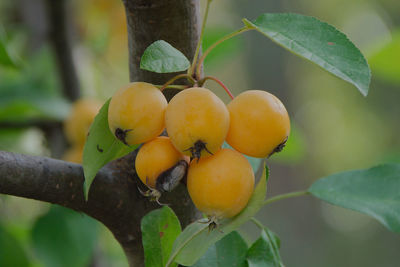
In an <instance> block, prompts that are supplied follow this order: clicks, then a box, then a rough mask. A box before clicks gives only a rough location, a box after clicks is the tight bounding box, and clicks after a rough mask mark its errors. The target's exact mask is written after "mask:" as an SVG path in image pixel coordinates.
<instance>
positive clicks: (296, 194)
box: [263, 191, 310, 205]
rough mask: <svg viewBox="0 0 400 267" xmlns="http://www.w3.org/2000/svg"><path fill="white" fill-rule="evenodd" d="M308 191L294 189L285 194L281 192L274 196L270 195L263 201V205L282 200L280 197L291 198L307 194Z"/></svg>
mask: <svg viewBox="0 0 400 267" xmlns="http://www.w3.org/2000/svg"><path fill="white" fill-rule="evenodd" d="M309 194H310V192H308V191H296V192H290V193H287V194H282V195H277V196H275V197H271V198H269V199H267V200H265V201H264V202H263V205H268V204H270V203H272V202H275V201H278V200H282V199H287V198H292V197H301V196H306V195H309Z"/></svg>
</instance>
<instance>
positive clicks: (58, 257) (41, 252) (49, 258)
mask: <svg viewBox="0 0 400 267" xmlns="http://www.w3.org/2000/svg"><path fill="white" fill-rule="evenodd" d="M97 233H98V224H97V222H96V221H95V220H94V219H92V218H90V217H88V216H86V215H83V214H79V213H77V212H75V211H72V210H69V209H66V208H63V207H60V206H52V208H51V209H50V211H49V212H48V213H46V214H45V215H43V216H42V217H40V218H39V219H38V220H37V221H36V222H35V224H34V226H33V229H32V242H33V246H34V251H35V254H36V256H37V257H38V258H39V260H40V261H41V262H42V263H43V264H44V266H49V267H51V266H59V267H63V266H65V267H69V266H76V267H80V266H82V267H85V266H88V265H89V262H90V260H91V257H92V256H93V250H94V248H95V246H96V243H97Z"/></svg>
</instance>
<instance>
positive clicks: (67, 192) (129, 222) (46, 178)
mask: <svg viewBox="0 0 400 267" xmlns="http://www.w3.org/2000/svg"><path fill="white" fill-rule="evenodd" d="M135 156H136V153H131V154H130V155H127V156H125V157H124V158H121V159H119V160H116V161H114V162H111V163H110V164H108V165H107V166H106V167H104V168H103V169H101V171H100V172H99V173H98V174H97V176H96V178H95V180H94V182H93V185H92V187H91V189H90V192H89V200H88V202H85V201H84V196H83V181H84V176H83V169H82V166H81V165H79V164H74V163H67V162H64V161H61V160H56V159H51V158H44V157H37V156H27V155H21V154H14V153H10V152H4V151H0V193H1V194H8V195H14V196H20V197H26V198H31V199H36V200H40V201H45V202H49V203H53V204H59V205H62V206H65V207H68V208H71V209H74V210H76V211H79V212H84V213H86V214H88V215H89V216H92V217H94V218H95V219H97V220H99V221H100V222H102V223H103V224H104V225H106V226H107V227H108V228H109V229H110V230H111V232H112V233H113V234H114V236H115V237H116V239H117V240H118V241H119V242H120V244H121V245H122V247H123V249H124V251H125V253H126V255H127V256H128V259H129V262H130V265H132V266H142V265H143V251H142V250H143V249H142V247H141V246H140V244H141V232H140V220H141V218H142V217H143V216H144V215H146V214H147V213H148V212H149V211H151V210H153V209H155V208H159V206H158V204H156V203H154V202H150V201H149V200H148V199H147V198H145V197H143V196H142V195H141V194H140V193H139V191H138V186H139V185H138V183H140V182H139V179H138V177H137V176H136V173H135V170H134V168H133V166H134V161H135ZM162 201H163V202H165V203H170V204H171V207H172V208H173V209H174V211H175V212H176V213H177V215H178V216H179V217H180V218H181V222H182V224H184V225H187V224H188V223H190V222H191V221H192V220H193V218H195V217H196V214H197V213H196V210H195V209H194V208H193V204H192V202H191V201H190V199H188V197H187V195H186V189H185V187H184V186H183V185H182V186H180V187H178V188H177V189H176V190H174V191H173V192H172V193H170V194H166V195H165V196H163V198H162Z"/></svg>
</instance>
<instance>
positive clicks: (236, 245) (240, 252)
mask: <svg viewBox="0 0 400 267" xmlns="http://www.w3.org/2000/svg"><path fill="white" fill-rule="evenodd" d="M246 252H247V244H246V242H245V241H244V240H243V238H242V237H241V236H240V234H239V233H238V232H237V231H233V232H231V233H230V234H228V235H226V236H225V237H224V238H222V239H221V240H220V241H218V242H217V243H215V244H214V245H212V246H211V247H209V248H208V250H207V252H206V254H204V255H203V257H201V259H200V260H198V261H197V262H196V263H195V264H194V265H193V267H225V266H230V267H246Z"/></svg>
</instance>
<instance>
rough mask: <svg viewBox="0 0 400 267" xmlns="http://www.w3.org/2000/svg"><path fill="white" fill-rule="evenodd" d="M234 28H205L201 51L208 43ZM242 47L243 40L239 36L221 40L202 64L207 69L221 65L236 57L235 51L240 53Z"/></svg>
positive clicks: (210, 43) (213, 41)
mask: <svg viewBox="0 0 400 267" xmlns="http://www.w3.org/2000/svg"><path fill="white" fill-rule="evenodd" d="M233 31H234V30H232V29H230V28H226V27H218V26H216V27H212V28H207V30H206V31H205V32H204V39H203V51H205V50H206V49H207V48H208V47H209V46H210V45H212V44H213V43H215V42H216V41H217V40H219V39H220V38H222V37H223V36H225V35H227V34H229V33H231V32H233ZM243 47H244V42H243V39H242V38H241V37H236V38H233V39H230V40H229V41H226V42H223V43H221V44H220V45H218V46H217V47H216V48H214V49H213V51H212V52H211V53H210V54H209V55H208V56H207V57H206V59H205V61H204V64H205V65H206V66H207V69H208V68H209V67H210V68H216V67H221V66H223V65H224V64H226V60H228V59H232V58H236V57H237V53H240V51H242V50H243V49H242V48H243Z"/></svg>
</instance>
